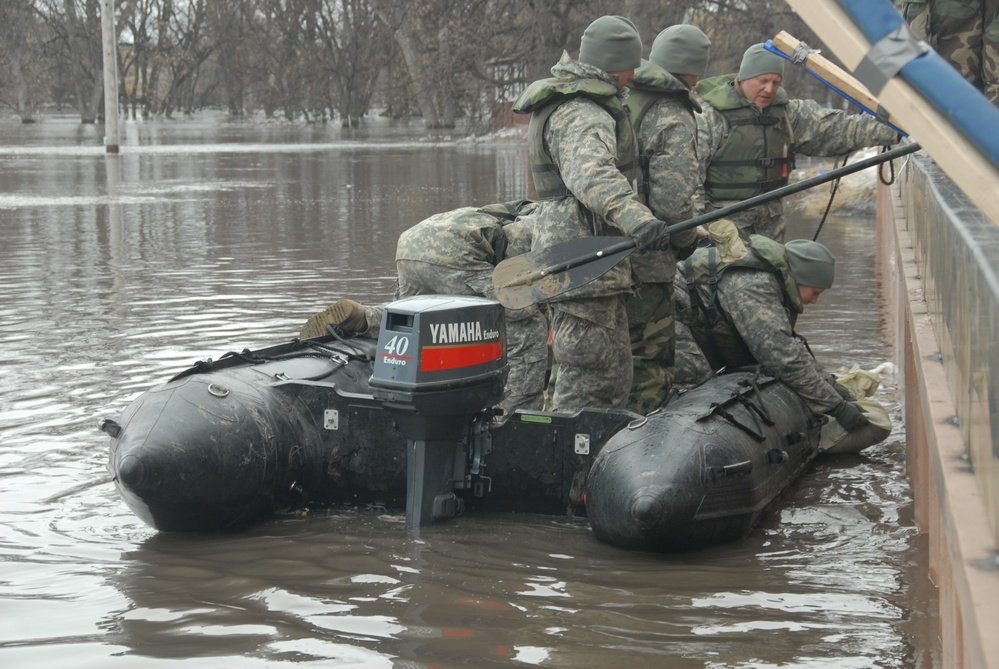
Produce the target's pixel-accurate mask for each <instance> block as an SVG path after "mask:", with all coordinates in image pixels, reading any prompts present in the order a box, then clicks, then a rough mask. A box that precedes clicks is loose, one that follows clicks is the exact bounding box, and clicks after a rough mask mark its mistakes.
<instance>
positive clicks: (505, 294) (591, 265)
mask: <svg viewBox="0 0 999 669" xmlns="http://www.w3.org/2000/svg"><path fill="white" fill-rule="evenodd" d="M634 250H635V242H634V240H633V239H631V238H630V237H580V238H578V239H571V240H569V241H567V242H563V243H561V244H556V245H555V246H551V247H549V248H546V249H540V250H538V251H533V252H531V253H525V254H523V255H519V256H514V257H512V258H507V259H506V260H504V261H503V262H501V263H500V264H499V265H497V266H496V269H494V270H493V288H494V289H495V290H496V299H497V300H499V302H500V304H502V305H503V306H504V307H506V308H508V309H523V308H524V307H528V306H530V305H532V304H538V303H539V302H545V301H547V300H550V299H552V298H553V297H555V296H557V295H561V294H562V293H566V292H568V291H570V290H574V289H576V288H579V287H580V286H585V285H586V284H588V283H589V282H591V281H593V280H594V279H596V278H598V277H601V276H603V275H604V274H606V273H607V272H608V271H610V270H611V268H613V267H614V266H615V265H617V264H618V263H619V262H621V261H622V260H624V259H625V258H627V257H628V256H629V255H631V253H632V252H633V251H634Z"/></svg>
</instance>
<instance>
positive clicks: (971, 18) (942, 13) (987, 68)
mask: <svg viewBox="0 0 999 669" xmlns="http://www.w3.org/2000/svg"><path fill="white" fill-rule="evenodd" d="M895 6H896V7H897V8H898V11H899V12H901V14H902V16H903V18H905V20H906V21H907V22H908V23H909V26H910V27H911V28H912V32H913V33H914V34H915V35H916V37H918V38H919V39H922V40H924V41H926V43H927V44H929V45H930V46H931V47H933V48H934V49H936V51H937V53H939V54H940V56H941V57H943V59H944V60H946V61H947V62H948V63H950V64H951V65H953V66H954V68H955V69H956V70H957V71H958V72H960V73H961V76H962V77H964V78H965V79H967V80H968V81H969V82H971V84H972V85H973V86H974V87H975V88H977V89H978V90H980V91H982V92H983V93H984V94H985V97H987V98H988V99H989V100H990V101H991V102H992V104H995V105H999V0H895Z"/></svg>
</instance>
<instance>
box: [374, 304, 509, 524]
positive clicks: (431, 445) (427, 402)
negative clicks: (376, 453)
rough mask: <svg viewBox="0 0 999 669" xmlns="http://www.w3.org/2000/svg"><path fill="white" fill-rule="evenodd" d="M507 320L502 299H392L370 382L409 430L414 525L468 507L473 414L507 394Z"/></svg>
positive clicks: (409, 512) (409, 511)
mask: <svg viewBox="0 0 999 669" xmlns="http://www.w3.org/2000/svg"><path fill="white" fill-rule="evenodd" d="M506 376H507V363H506V321H505V320H504V315H503V308H502V307H501V306H500V304H499V303H498V302H495V301H493V300H487V299H485V298H481V297H464V296H462V297H459V296H450V295H423V296H417V297H409V298H405V299H402V300H398V301H396V302H392V303H391V304H389V305H388V306H387V307H386V308H385V312H384V314H383V316H382V326H381V334H380V336H379V338H378V348H377V352H376V356H375V365H374V373H373V374H372V376H371V381H370V383H369V387H370V391H371V394H372V395H373V396H374V397H375V399H377V400H379V401H380V402H381V404H382V406H383V407H384V408H385V409H386V410H388V411H389V412H390V413H391V414H392V417H393V418H394V419H395V421H396V424H397V425H398V426H399V430H400V431H401V432H402V433H403V434H404V435H405V436H406V457H407V465H406V468H407V479H406V486H407V488H406V526H407V527H420V526H423V525H429V524H431V523H433V522H434V521H436V520H439V519H443V518H449V517H451V516H455V515H457V514H458V513H460V512H461V511H462V510H463V508H464V506H463V500H462V499H460V498H459V497H458V496H457V495H456V494H455V493H454V490H455V488H456V487H457V488H460V487H463V483H464V481H465V477H466V465H467V462H468V460H469V454H468V453H465V450H464V445H463V444H464V443H465V442H466V441H467V440H466V439H464V437H467V436H468V435H469V434H470V433H471V431H472V425H473V422H474V421H473V419H474V418H475V416H476V415H478V414H480V413H481V412H483V411H484V410H487V409H489V408H490V407H492V406H493V405H495V404H496V403H497V402H499V401H500V400H501V399H503V387H504V385H505V384H506Z"/></svg>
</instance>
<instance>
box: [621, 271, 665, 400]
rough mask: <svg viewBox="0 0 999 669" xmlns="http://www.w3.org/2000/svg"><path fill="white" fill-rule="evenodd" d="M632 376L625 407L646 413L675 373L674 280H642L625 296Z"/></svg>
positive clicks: (663, 395) (661, 396) (663, 391)
mask: <svg viewBox="0 0 999 669" xmlns="http://www.w3.org/2000/svg"><path fill="white" fill-rule="evenodd" d="M626 308H627V312H628V333H629V336H630V338H631V361H632V366H633V368H634V379H633V381H632V384H631V394H630V395H629V397H628V408H629V409H630V410H631V411H634V412H635V413H640V414H643V415H644V414H647V413H649V412H650V411H652V410H653V409H656V408H658V407H659V406H661V405H662V403H663V402H664V401H665V400H666V396H667V395H668V394H669V391H670V388H672V387H673V376H674V375H675V373H676V360H675V350H676V328H675V324H674V322H673V284H672V283H645V284H641V285H640V286H639V287H638V290H636V292H635V293H634V294H632V295H630V296H629V297H628V300H627V302H626Z"/></svg>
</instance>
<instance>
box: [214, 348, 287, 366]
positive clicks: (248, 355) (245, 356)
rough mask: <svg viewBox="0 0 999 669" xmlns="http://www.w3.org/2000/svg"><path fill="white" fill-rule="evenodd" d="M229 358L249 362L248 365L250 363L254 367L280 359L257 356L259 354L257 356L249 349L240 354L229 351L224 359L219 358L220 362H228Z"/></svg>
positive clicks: (223, 356)
mask: <svg viewBox="0 0 999 669" xmlns="http://www.w3.org/2000/svg"><path fill="white" fill-rule="evenodd" d="M228 358H235V359H236V360H239V361H241V362H248V363H250V364H252V365H259V364H260V363H262V362H269V361H271V360H277V359H278V358H271V357H269V356H264V355H257V354H255V353H254V352H253V351H251V350H250V349H248V348H244V349H243V350H242V351H240V352H239V353H236V352H235V351H229V352H228V353H225V354H224V355H222V357H221V358H219V360H226V359H228Z"/></svg>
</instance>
